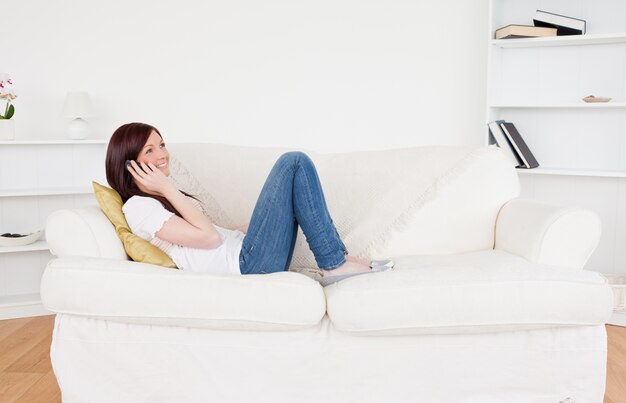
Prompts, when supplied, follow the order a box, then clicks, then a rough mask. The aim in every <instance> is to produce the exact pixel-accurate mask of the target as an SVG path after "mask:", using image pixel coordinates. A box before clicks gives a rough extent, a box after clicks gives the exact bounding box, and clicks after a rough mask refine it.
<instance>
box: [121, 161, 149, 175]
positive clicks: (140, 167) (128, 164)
mask: <svg viewBox="0 0 626 403" xmlns="http://www.w3.org/2000/svg"><path fill="white" fill-rule="evenodd" d="M130 161H131V160H126V162H125V163H124V165H125V166H126V169H128V167H129V166H130ZM135 163H136V164H137V166H139V169H141V170H142V171H144V172H146V173H147V171H146V170H145V169H143V167H142V166H141V164H140V163H138V162H137V161H135ZM146 166H147V165H146ZM148 169H150V167H148Z"/></svg>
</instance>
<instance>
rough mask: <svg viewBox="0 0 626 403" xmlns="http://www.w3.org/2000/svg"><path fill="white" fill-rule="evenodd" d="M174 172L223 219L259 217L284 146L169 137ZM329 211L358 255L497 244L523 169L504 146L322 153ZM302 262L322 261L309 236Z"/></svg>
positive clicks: (296, 261)
mask: <svg viewBox="0 0 626 403" xmlns="http://www.w3.org/2000/svg"><path fill="white" fill-rule="evenodd" d="M168 148H169V149H170V153H171V155H172V163H171V169H172V175H173V176H174V177H175V178H176V179H177V181H178V182H179V184H180V185H181V187H182V188H183V189H184V190H186V191H188V192H189V193H191V194H195V195H197V196H198V197H199V198H200V200H202V201H203V202H204V204H205V209H206V212H207V214H208V215H209V217H210V218H211V219H212V220H213V221H214V222H215V223H216V224H218V225H221V226H227V227H228V226H234V225H241V224H244V223H247V222H249V220H250V216H251V214H252V211H253V209H254V205H255V202H256V200H257V197H258V195H259V192H260V191H261V188H262V186H263V183H264V181H265V179H266V177H267V175H268V173H269V171H270V170H271V168H272V165H273V164H274V162H275V161H276V159H277V158H278V157H279V156H280V155H281V154H282V153H284V152H286V151H289V150H287V149H284V148H258V147H242V146H228V145H216V144H206V143H201V144H198V143H179V144H171V143H170V144H169V145H168ZM305 152H306V153H307V154H308V155H309V156H310V157H311V159H312V160H313V161H314V162H315V164H316V166H317V169H318V173H319V176H320V179H321V182H322V186H323V188H324V193H325V196H326V199H327V203H328V208H329V210H330V213H331V216H332V217H333V221H334V222H335V225H336V226H337V229H338V231H339V234H340V236H341V237H342V239H343V240H344V243H345V244H346V246H347V248H348V250H349V252H350V253H351V254H353V255H358V256H362V257H373V258H377V257H381V258H382V257H391V256H402V255H413V254H449V253H461V252H467V251H472V250H481V249H490V248H493V245H494V231H495V221H496V217H497V215H498V212H499V210H500V208H501V207H502V205H503V204H504V203H506V202H507V201H509V200H511V199H512V198H514V197H517V196H518V194H519V181H518V178H517V173H516V172H515V169H514V168H513V167H512V166H511V164H510V162H509V161H508V160H507V158H506V157H505V156H504V155H503V153H502V152H501V151H500V150H499V149H497V148H488V147H478V146H464V147H453V146H449V147H448V146H430V147H413V148H404V149H399V150H384V151H371V152H355V153H343V154H318V153H315V152H310V151H305ZM292 266H296V267H312V266H315V261H314V259H313V256H312V254H311V252H310V251H309V249H308V247H307V244H306V241H305V238H304V236H303V234H302V233H300V234H299V236H298V241H297V243H296V250H295V253H294V258H293V261H292Z"/></svg>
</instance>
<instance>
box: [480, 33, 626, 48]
mask: <svg viewBox="0 0 626 403" xmlns="http://www.w3.org/2000/svg"><path fill="white" fill-rule="evenodd" d="M610 43H626V32H618V33H613V34H589V35H568V36H551V37H544V38H514V39H492V40H491V44H492V45H494V46H498V47H500V48H538V47H544V46H574V45H603V44H610Z"/></svg>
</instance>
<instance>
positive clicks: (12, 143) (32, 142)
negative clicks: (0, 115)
mask: <svg viewBox="0 0 626 403" xmlns="http://www.w3.org/2000/svg"><path fill="white" fill-rule="evenodd" d="M108 143H109V140H107V139H92V140H0V146H24V145H27V146H31V145H68V144H77V145H83V144H108Z"/></svg>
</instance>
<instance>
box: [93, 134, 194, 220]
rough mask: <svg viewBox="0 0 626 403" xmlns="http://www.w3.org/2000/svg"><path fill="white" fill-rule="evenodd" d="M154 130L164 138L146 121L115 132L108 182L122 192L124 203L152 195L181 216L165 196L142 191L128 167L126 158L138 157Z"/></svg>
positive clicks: (107, 166) (107, 161)
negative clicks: (134, 197) (135, 197)
mask: <svg viewBox="0 0 626 403" xmlns="http://www.w3.org/2000/svg"><path fill="white" fill-rule="evenodd" d="M152 131H155V132H156V133H157V134H158V135H159V136H160V137H161V139H163V136H161V133H160V132H159V131H158V130H157V128H156V127H154V126H150V125H149V124H146V123H127V124H125V125H122V126H120V127H119V128H118V129H117V130H116V131H115V132H114V133H113V135H112V136H111V139H110V140H109V146H108V147H107V155H106V159H105V169H106V176H107V182H109V186H111V187H112V188H113V189H115V190H116V191H117V193H119V194H120V196H121V197H122V201H123V202H124V203H126V201H127V200H128V199H130V198H131V197H133V196H145V197H152V198H153V199H156V200H158V201H160V202H161V204H163V206H164V207H165V208H166V209H167V210H169V211H171V212H172V213H174V214H176V215H177V216H179V217H180V213H178V211H177V210H176V209H175V208H174V206H172V204H171V203H170V202H169V201H167V199H166V198H165V197H162V196H156V195H151V194H147V193H145V192H143V191H141V190H140V189H139V187H138V186H137V184H136V183H135V181H134V180H133V177H132V175H131V174H130V172H129V171H128V169H127V168H126V160H136V159H137V156H138V155H139V153H140V152H141V150H142V149H143V147H144V146H145V145H146V142H147V141H148V138H149V137H150V134H152ZM183 193H184V192H183ZM184 194H186V193H184ZM186 195H187V194H186ZM187 196H189V195H187Z"/></svg>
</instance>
